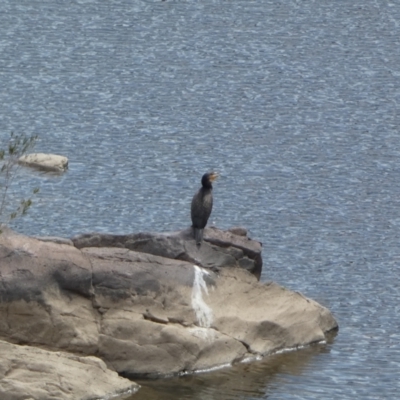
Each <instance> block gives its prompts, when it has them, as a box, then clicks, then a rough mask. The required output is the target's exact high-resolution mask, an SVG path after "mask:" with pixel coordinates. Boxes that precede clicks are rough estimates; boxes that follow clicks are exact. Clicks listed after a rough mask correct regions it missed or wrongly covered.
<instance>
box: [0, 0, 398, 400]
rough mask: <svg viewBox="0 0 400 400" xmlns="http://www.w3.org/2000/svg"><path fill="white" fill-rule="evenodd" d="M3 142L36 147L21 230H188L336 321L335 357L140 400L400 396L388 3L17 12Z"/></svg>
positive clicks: (219, 377)
mask: <svg viewBox="0 0 400 400" xmlns="http://www.w3.org/2000/svg"><path fill="white" fill-rule="evenodd" d="M1 10H2V12H1V13H0V54H1V57H0V103H1V104H2V107H1V113H0V139H2V140H3V139H4V138H6V137H7V136H8V134H9V132H10V131H14V132H16V133H26V134H37V135H39V141H38V143H37V146H36V149H35V150H36V151H42V152H48V153H56V154H62V155H65V156H67V157H68V158H69V162H70V168H69V170H68V172H67V173H66V174H64V175H61V176H57V175H49V174H43V173H39V172H34V171H30V170H27V169H21V171H20V175H19V176H18V179H17V180H16V181H15V184H14V186H13V191H12V193H11V194H10V201H11V202H12V201H15V200H16V199H18V198H20V197H21V196H23V195H24V193H26V192H27V191H28V190H29V189H30V188H33V187H35V186H40V188H41V190H40V193H39V194H38V195H37V196H36V198H35V203H34V205H33V207H32V209H31V210H30V211H29V213H28V215H27V216H25V217H24V218H22V219H18V220H15V222H14V224H13V228H15V229H16V230H17V231H19V232H22V233H25V234H29V235H56V236H64V237H70V236H73V235H75V234H78V233H83V232H91V231H101V232H111V233H127V232H138V231H173V230H178V229H182V228H185V227H187V226H188V225H189V224H190V213H189V208H190V200H191V197H192V195H193V193H194V192H195V191H196V190H197V188H198V186H199V184H200V178H201V175H202V174H203V173H204V172H205V171H207V170H209V169H216V170H217V171H218V172H220V174H221V178H220V179H219V180H218V182H217V183H216V185H215V189H214V209H213V213H212V216H211V219H210V224H211V225H216V226H218V227H220V228H228V227H231V226H235V225H241V226H245V227H247V228H248V229H249V233H250V236H251V237H253V238H254V239H257V240H260V241H261V242H262V243H263V260H264V270H263V276H262V279H263V280H264V281H266V280H274V281H276V282H278V283H279V284H282V285H284V286H286V287H288V288H290V289H293V290H297V291H300V292H302V293H303V294H305V295H306V296H308V297H311V298H313V299H315V300H317V301H318V302H320V303H321V304H323V305H325V306H326V307H328V308H329V309H330V310H332V312H333V313H334V315H335V317H336V318H337V320H338V322H339V326H340V331H339V333H338V335H337V336H336V337H334V338H331V339H330V340H329V341H328V343H327V344H321V345H317V346H311V347H310V348H306V349H302V350H299V351H297V352H290V353H287V354H279V355H276V356H272V357H268V358H267V359H265V360H263V361H260V362H257V363H254V364H246V365H240V366H235V367H233V368H231V369H225V370H221V371H214V372H212V373H207V374H202V375H195V376H191V377H182V378H174V379H171V380H166V381H156V382H141V384H142V385H143V388H142V389H141V392H139V393H138V394H137V395H135V396H134V397H133V398H135V399H140V398H143V399H144V398H146V399H168V398H171V399H172V398H174V399H188V400H189V399H200V398H201V399H222V400H224V399H225V400H227V399H235V400H236V399H245V400H250V399H267V398H268V399H332V398H340V399H354V398H360V399H368V400H372V399H393V398H396V397H398V392H399V390H400V383H399V382H400V381H399V378H398V377H399V373H400V333H399V326H400V315H399V314H400V306H399V304H400V282H399V273H398V271H399V264H400V250H399V238H400V185H399V172H400V164H399V160H400V113H399V103H400V7H399V5H398V4H397V3H396V2H390V1H385V0H382V1H381V0H380V1H372V0H363V1H361V0H351V1H350V0H345V1H325V0H321V1H312V0H304V1H295V0H288V1H285V2H280V1H257V2H256V1H249V0H246V1H240V0H230V1H223V0H219V1H217V0H215V1H211V0H208V1H200V0H197V1H196V0H192V1H168V0H167V1H128V0H121V1H119V0H116V1H113V2H107V3H106V2H101V1H98V0H93V1H91V0H81V1H71V2H61V1H44V0H29V1H28V0H20V1H11V0H3V2H2V4H1Z"/></svg>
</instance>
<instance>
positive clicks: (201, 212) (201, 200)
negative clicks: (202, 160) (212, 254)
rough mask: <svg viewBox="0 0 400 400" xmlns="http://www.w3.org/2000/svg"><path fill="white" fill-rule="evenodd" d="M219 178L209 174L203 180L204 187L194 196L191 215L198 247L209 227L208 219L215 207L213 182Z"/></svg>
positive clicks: (211, 173)
mask: <svg viewBox="0 0 400 400" xmlns="http://www.w3.org/2000/svg"><path fill="white" fill-rule="evenodd" d="M217 178H218V174H217V173H216V172H207V173H206V174H204V175H203V177H202V178H201V185H202V187H201V188H200V189H199V191H198V192H197V193H196V194H195V195H194V196H193V200H192V207H191V215H192V227H193V233H194V238H195V239H196V245H197V247H200V246H201V242H202V240H203V229H204V228H205V226H206V225H207V221H208V218H209V216H210V214H211V210H212V206H213V197H212V182H213V181H215V179H217Z"/></svg>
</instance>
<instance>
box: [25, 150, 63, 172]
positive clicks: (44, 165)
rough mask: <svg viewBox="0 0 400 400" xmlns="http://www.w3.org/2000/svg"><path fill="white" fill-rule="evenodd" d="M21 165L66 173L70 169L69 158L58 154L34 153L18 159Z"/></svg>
mask: <svg viewBox="0 0 400 400" xmlns="http://www.w3.org/2000/svg"><path fill="white" fill-rule="evenodd" d="M18 162H19V163H20V164H21V165H25V166H27V167H33V168H37V169H40V170H43V171H52V172H64V171H65V170H67V168H68V158H67V157H64V156H59V155H57V154H45V153H32V154H26V155H24V156H21V157H20V158H19V159H18Z"/></svg>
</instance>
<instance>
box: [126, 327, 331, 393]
mask: <svg viewBox="0 0 400 400" xmlns="http://www.w3.org/2000/svg"><path fill="white" fill-rule="evenodd" d="M335 336H336V332H332V333H330V334H329V336H328V340H327V343H325V344H315V345H311V346H308V347H306V348H304V349H301V350H297V351H290V352H286V353H282V354H274V355H272V356H269V357H266V358H265V359H263V360H261V361H257V362H253V363H249V364H239V365H235V366H234V367H232V368H227V369H223V370H220V371H214V372H211V373H204V374H197V375H189V376H184V377H179V378H171V379H162V380H155V381H150V380H139V381H137V382H138V383H139V384H140V385H141V386H142V387H141V389H140V390H139V392H138V393H137V394H136V395H134V396H132V397H131V398H130V399H129V400H177V399H180V400H181V399H183V400H189V399H190V400H197V399H198V400H200V399H201V400H230V399H239V398H246V399H249V398H251V399H265V398H267V396H268V391H269V390H268V387H270V386H271V385H274V384H276V383H278V382H279V380H280V379H282V376H285V375H292V376H300V375H302V374H303V373H304V372H305V371H306V370H308V369H309V368H312V364H313V359H315V357H316V356H318V355H321V354H326V353H329V352H330V348H331V344H332V343H333V340H334V337H335Z"/></svg>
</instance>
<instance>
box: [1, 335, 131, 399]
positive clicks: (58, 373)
mask: <svg viewBox="0 0 400 400" xmlns="http://www.w3.org/2000/svg"><path fill="white" fill-rule="evenodd" d="M0 354H1V362H0V398H1V399H2V400H19V399H30V400H47V399H54V400H56V399H57V400H59V399H71V400H77V399H82V400H95V399H96V400H101V399H104V400H106V399H111V398H117V397H118V398H119V399H123V398H126V397H129V396H131V395H132V394H133V393H135V392H136V391H137V390H138V389H139V386H138V385H137V384H136V383H133V382H131V381H129V380H128V379H125V378H122V377H120V376H118V374H117V373H116V372H113V371H110V370H109V369H107V367H106V365H105V363H104V362H103V361H102V360H100V359H99V358H96V357H79V356H76V355H73V354H67V353H64V352H51V351H46V350H42V349H39V348H35V347H31V346H17V345H15V344H11V343H7V342H4V341H1V340H0Z"/></svg>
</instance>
